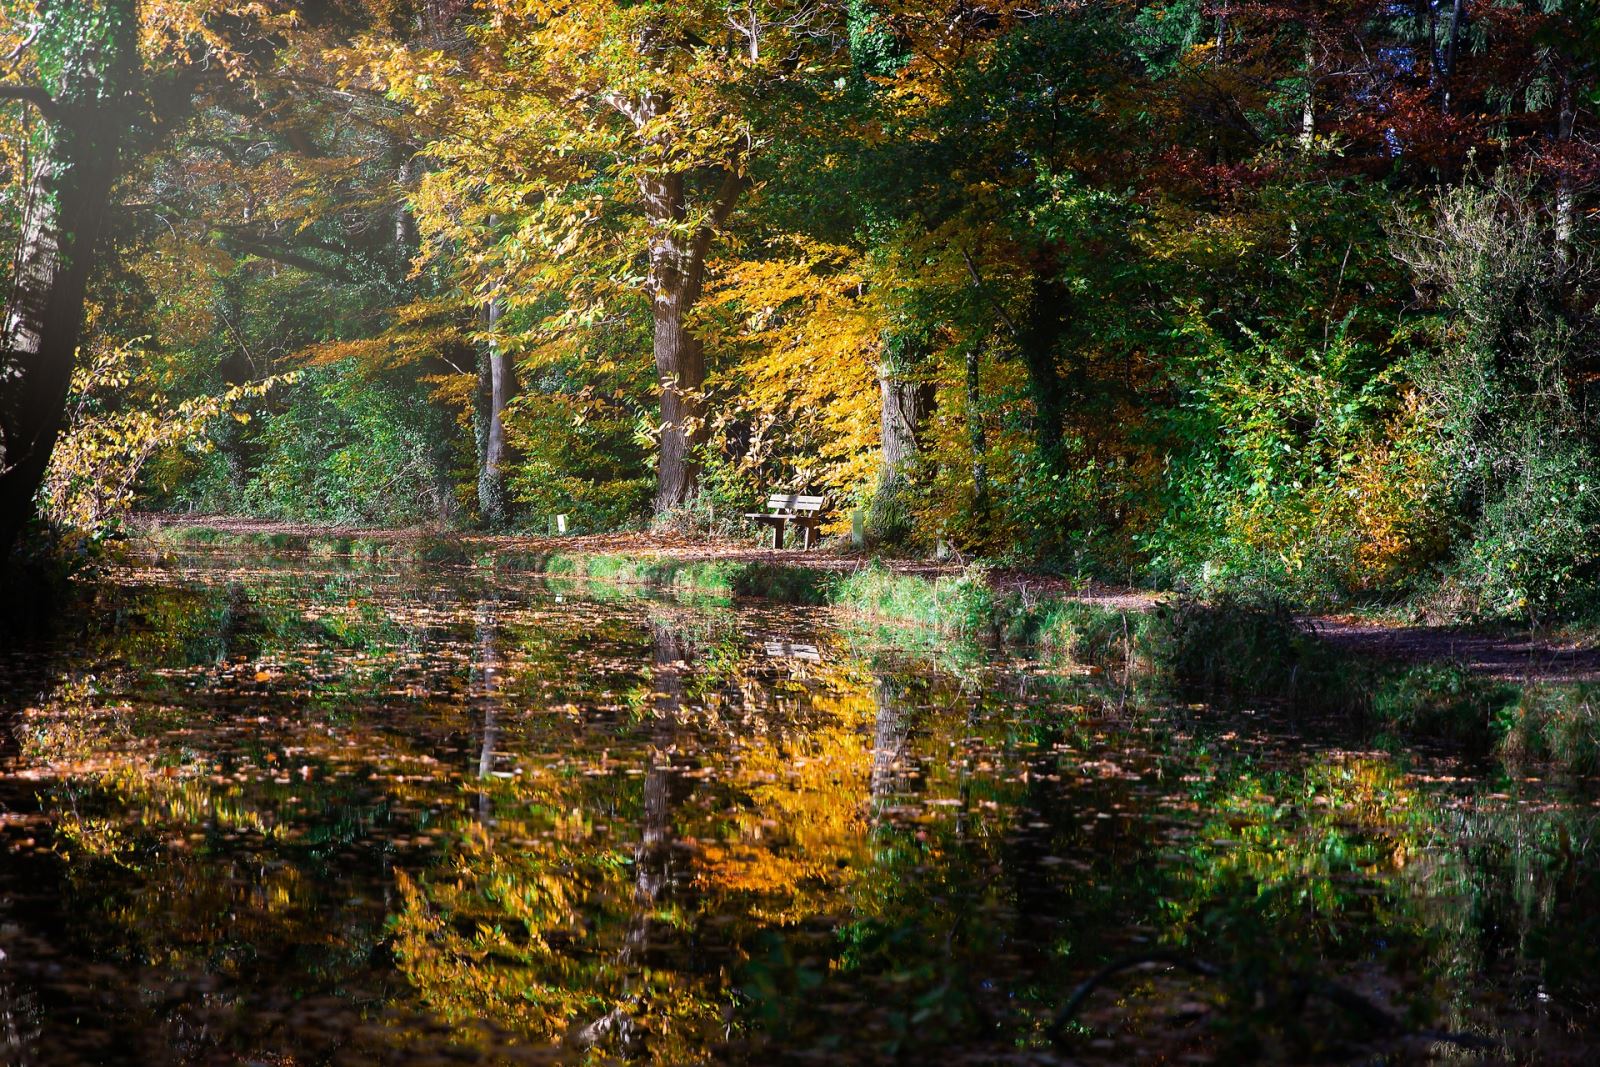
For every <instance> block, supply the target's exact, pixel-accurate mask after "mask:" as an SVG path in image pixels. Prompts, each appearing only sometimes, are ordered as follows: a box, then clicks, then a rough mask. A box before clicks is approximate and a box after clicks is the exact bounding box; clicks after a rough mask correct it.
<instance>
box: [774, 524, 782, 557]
mask: <svg viewBox="0 0 1600 1067" xmlns="http://www.w3.org/2000/svg"><path fill="white" fill-rule="evenodd" d="M772 550H773V551H774V552H781V551H782V550H783V520H782V519H779V520H778V521H777V522H775V523H773V524H772Z"/></svg>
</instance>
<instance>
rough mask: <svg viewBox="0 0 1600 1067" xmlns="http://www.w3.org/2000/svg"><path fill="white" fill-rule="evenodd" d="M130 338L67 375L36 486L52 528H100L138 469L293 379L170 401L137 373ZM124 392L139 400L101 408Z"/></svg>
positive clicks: (195, 440) (126, 499) (199, 442)
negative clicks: (55, 432)
mask: <svg viewBox="0 0 1600 1067" xmlns="http://www.w3.org/2000/svg"><path fill="white" fill-rule="evenodd" d="M138 343H139V342H138V341H135V342H131V343H129V344H125V345H115V346H109V347H103V348H100V349H97V350H92V351H90V352H89V353H86V355H88V357H89V358H88V359H87V361H86V362H84V363H82V364H80V365H79V367H78V369H77V372H76V373H75V374H74V375H73V382H72V396H73V397H74V402H73V405H72V407H71V408H70V409H69V411H68V423H67V428H66V431H65V432H64V433H63V434H62V436H61V440H60V441H59V442H57V444H56V447H55V451H54V452H53V453H51V456H50V469H49V471H48V472H47V473H46V475H45V480H44V485H43V486H42V487H41V488H40V490H39V495H40V500H41V502H42V508H41V510H42V512H43V514H44V515H45V517H46V518H48V519H50V520H51V521H52V522H54V523H56V524H58V525H60V526H63V527H67V528H70V529H75V530H81V531H86V532H94V531H96V530H98V529H100V528H101V527H103V526H105V525H106V524H107V523H108V522H110V521H112V520H113V519H115V518H117V517H118V516H120V515H121V514H123V513H125V512H126V511H127V510H128V509H129V508H130V507H132V505H133V498H134V491H135V489H136V488H137V486H138V480H139V474H140V472H141V471H142V470H143V469H144V466H145V464H146V463H147V462H149V460H150V459H151V457H153V456H154V455H156V453H158V452H160V451H161V450H163V449H168V448H176V447H180V446H191V447H202V448H203V447H205V445H206V438H207V432H208V428H209V426H210V425H211V423H212V422H213V421H214V420H216V419H217V418H218V417H220V416H222V415H230V414H231V415H237V414H238V410H237V409H238V408H239V405H241V404H243V403H244V402H245V401H247V400H252V399H256V398H259V397H261V396H264V395H266V393H267V392H268V391H270V390H271V389H273V388H274V387H276V386H278V385H281V384H285V383H287V382H291V381H293V380H294V378H295V375H294V374H292V373H291V374H280V375H275V376H273V377H271V378H265V379H262V380H261V381H257V382H251V383H249V384H246V385H239V386H235V387H233V388H232V389H229V390H227V391H226V392H223V393H221V394H218V395H216V396H205V397H193V398H191V399H188V400H183V401H180V402H176V403H174V402H173V401H171V400H169V399H168V398H167V397H166V396H165V395H164V394H163V393H162V392H161V391H160V390H159V389H156V388H153V383H152V382H150V381H148V380H146V379H145V378H144V377H143V376H144V374H145V370H146V368H145V367H144V366H143V365H142V358H143V356H142V353H141V351H140V350H139V349H138V348H136V347H135V346H136V345H137V344H138ZM130 390H132V395H134V396H137V397H139V398H140V399H138V400H137V401H135V402H132V403H128V404H126V405H125V406H122V407H110V408H108V407H107V406H106V405H107V403H108V401H110V400H111V399H113V398H116V397H119V396H120V397H122V398H124V400H126V399H127V397H128V395H129V391H130Z"/></svg>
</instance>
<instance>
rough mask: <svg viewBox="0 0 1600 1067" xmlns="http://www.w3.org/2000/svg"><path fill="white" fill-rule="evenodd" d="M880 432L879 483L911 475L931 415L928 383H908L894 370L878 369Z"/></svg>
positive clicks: (930, 392) (885, 365)
mask: <svg viewBox="0 0 1600 1067" xmlns="http://www.w3.org/2000/svg"><path fill="white" fill-rule="evenodd" d="M878 395H879V403H880V411H879V433H880V436H881V438H882V443H881V446H880V447H881V449H882V464H881V470H880V479H879V481H880V484H883V485H888V484H890V483H893V482H897V481H901V480H903V479H905V478H907V477H909V476H910V473H911V469H912V467H913V466H914V465H915V464H916V460H917V457H918V456H919V455H920V454H921V452H922V445H921V435H922V427H923V424H924V423H926V422H927V420H928V416H929V415H931V414H932V413H933V404H934V389H933V386H932V385H931V384H930V383H928V382H920V381H915V380H907V378H905V377H903V376H902V375H900V374H899V373H897V372H896V370H895V368H893V367H891V366H889V365H888V364H884V365H883V366H882V367H880V368H879V369H878Z"/></svg>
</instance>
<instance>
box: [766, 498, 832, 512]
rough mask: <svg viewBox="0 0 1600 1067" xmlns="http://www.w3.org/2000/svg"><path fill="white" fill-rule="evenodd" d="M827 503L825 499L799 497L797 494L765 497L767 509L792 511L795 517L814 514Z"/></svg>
mask: <svg viewBox="0 0 1600 1067" xmlns="http://www.w3.org/2000/svg"><path fill="white" fill-rule="evenodd" d="M825 503H827V497H821V496H800V495H799V494H797V493H773V494H772V495H771V496H769V497H767V507H769V508H771V509H772V510H773V511H792V512H794V513H795V514H797V515H800V514H815V513H816V512H818V511H821V510H822V505H823V504H825Z"/></svg>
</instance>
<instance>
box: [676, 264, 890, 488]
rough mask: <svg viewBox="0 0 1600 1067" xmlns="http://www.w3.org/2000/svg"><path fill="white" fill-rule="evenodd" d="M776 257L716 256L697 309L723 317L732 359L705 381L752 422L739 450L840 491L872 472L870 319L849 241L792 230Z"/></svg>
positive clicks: (797, 478)
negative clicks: (730, 259) (729, 259)
mask: <svg viewBox="0 0 1600 1067" xmlns="http://www.w3.org/2000/svg"><path fill="white" fill-rule="evenodd" d="M790 244H791V246H792V247H793V253H792V255H790V256H789V257H786V258H782V259H761V260H745V261H741V262H736V263H732V264H727V265H724V266H723V268H722V269H721V270H720V271H719V272H718V276H717V281H716V283H715V286H714V288H713V289H712V291H711V293H710V294H708V296H707V300H706V305H707V306H706V314H707V315H719V316H722V317H725V318H727V319H729V320H732V321H731V322H730V327H731V328H730V330H729V331H728V336H729V338H730V339H729V341H728V342H727V343H728V344H729V346H730V348H731V352H730V356H731V359H730V363H731V366H729V368H728V369H727V370H726V371H725V372H723V373H722V374H721V375H719V376H718V377H716V378H715V379H713V381H712V383H711V387H712V388H714V389H724V390H726V391H728V392H729V393H731V394H733V395H735V396H736V397H737V398H738V399H737V401H736V402H735V403H736V407H735V408H733V409H732V410H731V411H730V412H729V414H728V415H726V416H724V417H725V418H726V417H740V418H744V419H746V420H748V422H749V423H750V424H751V425H753V426H754V427H755V433H754V435H753V437H752V440H751V443H750V446H749V450H748V452H747V453H746V455H745V456H743V457H740V459H741V460H742V461H743V462H745V463H747V464H750V465H752V466H754V465H757V464H762V463H766V462H769V461H777V462H779V463H781V464H782V465H783V466H784V467H785V468H786V469H787V470H789V471H790V472H792V473H791V475H790V479H791V480H792V482H793V484H795V485H796V486H811V485H817V486H823V487H826V488H827V489H828V490H830V491H831V492H832V493H834V494H835V495H836V496H838V497H840V498H846V497H849V496H852V495H854V494H856V493H857V492H859V491H861V490H863V489H865V488H866V487H867V486H869V485H870V484H871V482H872V481H873V479H874V478H876V476H877V463H878V440H879V421H878V420H879V411H878V385H877V367H878V362H879V359H880V357H881V353H882V343H881V341H880V339H879V332H880V331H879V326H878V319H877V315H876V313H875V310H874V308H873V307H872V305H871V303H870V301H869V300H868V299H867V297H866V292H867V283H866V278H865V276H864V274H863V271H862V269H861V265H860V264H859V263H858V262H857V260H856V258H855V256H854V254H853V253H852V252H850V250H848V249H845V248H842V247H839V246H836V245H829V244H825V243H821V242H815V241H809V240H806V239H804V238H798V237H797V238H792V239H791V240H790Z"/></svg>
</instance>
